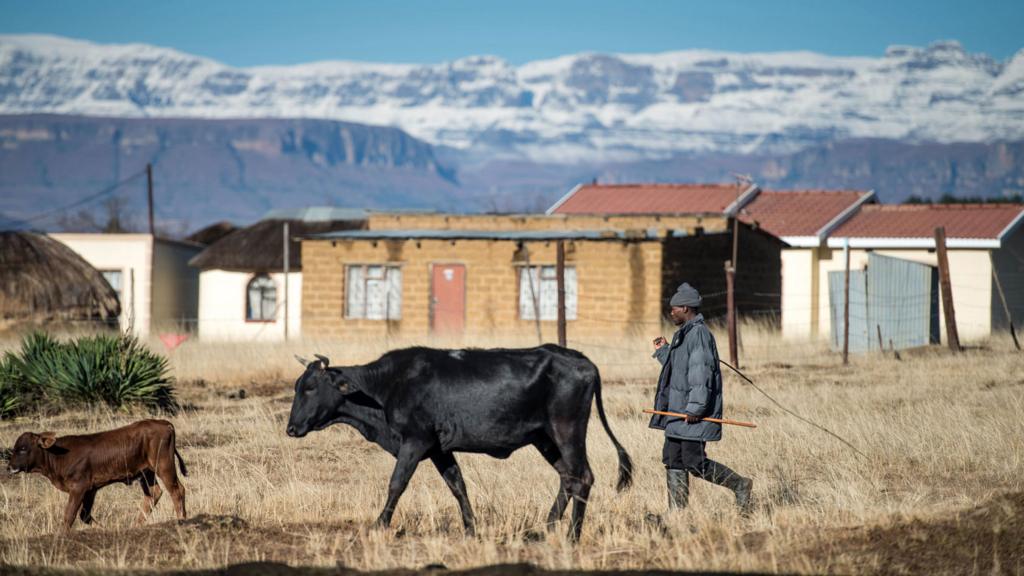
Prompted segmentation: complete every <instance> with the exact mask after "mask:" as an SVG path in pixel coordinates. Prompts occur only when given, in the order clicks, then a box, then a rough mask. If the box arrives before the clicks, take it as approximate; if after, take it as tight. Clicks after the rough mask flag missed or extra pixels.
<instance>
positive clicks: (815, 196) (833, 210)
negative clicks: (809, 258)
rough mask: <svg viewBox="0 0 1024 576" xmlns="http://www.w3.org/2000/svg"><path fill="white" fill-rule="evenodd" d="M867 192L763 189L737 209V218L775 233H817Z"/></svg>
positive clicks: (796, 234) (798, 234) (793, 234)
mask: <svg viewBox="0 0 1024 576" xmlns="http://www.w3.org/2000/svg"><path fill="white" fill-rule="evenodd" d="M867 194H868V192H864V191H859V190H792V191H782V190H771V191H769V190H763V191H761V193H760V194H758V195H757V196H756V197H754V199H753V201H751V202H750V203H749V204H747V205H746V206H744V207H743V208H742V209H741V210H740V220H741V221H743V222H756V223H757V224H758V225H759V226H760V227H761V228H763V229H764V230H766V231H767V232H769V233H771V234H773V235H775V236H780V237H781V236H816V235H817V234H818V232H819V231H820V230H821V229H822V228H824V227H825V225H826V224H828V223H829V222H831V221H832V220H833V219H834V218H835V217H836V216H839V215H840V214H842V212H843V211H844V210H846V209H847V208H850V207H851V206H853V205H854V204H855V203H856V202H857V201H858V200H860V199H861V198H862V197H864V196H866V195H867Z"/></svg>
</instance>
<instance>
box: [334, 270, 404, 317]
mask: <svg viewBox="0 0 1024 576" xmlns="http://www.w3.org/2000/svg"><path fill="white" fill-rule="evenodd" d="M345 294H346V295H347V297H346V298H345V317H346V318H366V319H367V320H398V319H400V318H401V317H402V269H401V268H399V267H398V266H371V265H366V266H347V267H346V269H345Z"/></svg>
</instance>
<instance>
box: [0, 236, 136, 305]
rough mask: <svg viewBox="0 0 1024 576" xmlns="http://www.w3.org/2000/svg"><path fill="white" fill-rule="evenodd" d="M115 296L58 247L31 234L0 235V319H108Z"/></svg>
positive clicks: (90, 269) (74, 254)
mask: <svg viewBox="0 0 1024 576" xmlns="http://www.w3.org/2000/svg"><path fill="white" fill-rule="evenodd" d="M120 312H121V306H120V304H119V303H118V301H117V293H116V292H114V289H113V288H111V287H110V284H107V281H106V280H105V279H104V278H103V275H102V274H100V272H99V271H98V270H96V269H95V268H93V267H92V266H91V265H89V263H88V262H86V261H85V259H84V258H82V257H81V256H79V255H78V253H77V252H75V251H74V250H72V249H71V248H68V247H67V246H65V245H64V244H61V243H60V242H58V241H56V240H54V239H53V238H50V237H49V236H46V235H45V234H38V233H35V232H0V320H3V321H8V322H10V321H15V322H17V321H30V322H48V321H77V320H106V321H109V320H112V319H114V318H116V317H117V316H118V314H120Z"/></svg>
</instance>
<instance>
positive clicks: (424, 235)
mask: <svg viewBox="0 0 1024 576" xmlns="http://www.w3.org/2000/svg"><path fill="white" fill-rule="evenodd" d="M685 235H686V232H685V231H681V230H676V231H674V232H673V236H685ZM306 238H309V239H313V240H414V239H415V240H656V239H657V238H658V232H657V230H636V231H622V230H513V231H493V230H344V231H338V232H327V233H324V234H311V235H308V236H306Z"/></svg>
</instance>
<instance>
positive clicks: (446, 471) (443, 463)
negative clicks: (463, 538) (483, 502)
mask: <svg viewBox="0 0 1024 576" xmlns="http://www.w3.org/2000/svg"><path fill="white" fill-rule="evenodd" d="M430 461H431V462H433V463H434V466H435V467H436V468H437V471H438V472H440V473H441V477H442V478H444V481H445V484H447V485H448V489H449V490H451V491H452V494H453V495H454V496H455V499H456V500H458V501H459V511H460V512H461V513H462V526H463V527H465V529H466V534H468V535H469V536H475V535H476V520H475V519H474V518H473V508H471V507H470V505H469V496H468V495H467V493H466V483H465V482H464V481H463V480H462V470H461V469H460V468H459V463H458V462H456V461H455V455H454V454H452V453H451V452H435V453H434V454H432V455H431V456H430Z"/></svg>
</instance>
